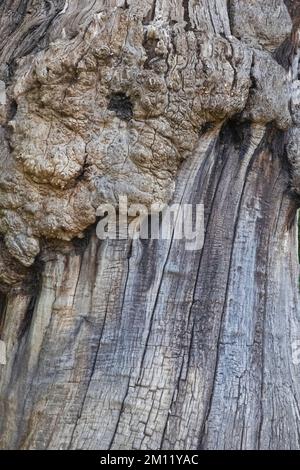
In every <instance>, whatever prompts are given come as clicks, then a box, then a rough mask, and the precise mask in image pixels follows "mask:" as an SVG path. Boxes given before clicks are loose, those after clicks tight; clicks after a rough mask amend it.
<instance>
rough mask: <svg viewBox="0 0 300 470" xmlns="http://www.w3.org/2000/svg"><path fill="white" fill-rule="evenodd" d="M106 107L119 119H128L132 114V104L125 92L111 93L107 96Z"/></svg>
mask: <svg viewBox="0 0 300 470" xmlns="http://www.w3.org/2000/svg"><path fill="white" fill-rule="evenodd" d="M108 99H109V103H108V106H107V109H109V110H110V111H114V112H115V113H116V115H117V116H118V118H119V119H122V120H123V121H130V119H132V116H133V104H132V102H131V100H130V98H129V97H128V96H127V95H125V93H113V94H111V95H110V96H109V97H108Z"/></svg>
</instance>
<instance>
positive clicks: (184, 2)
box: [182, 0, 193, 31]
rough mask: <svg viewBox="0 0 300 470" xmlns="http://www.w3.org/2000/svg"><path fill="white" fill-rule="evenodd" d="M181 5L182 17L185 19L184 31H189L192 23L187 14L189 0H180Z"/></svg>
mask: <svg viewBox="0 0 300 470" xmlns="http://www.w3.org/2000/svg"><path fill="white" fill-rule="evenodd" d="M182 6H183V19H184V21H185V27H184V29H185V31H191V30H192V29H193V28H192V25H191V20H190V15H189V0H182Z"/></svg>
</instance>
